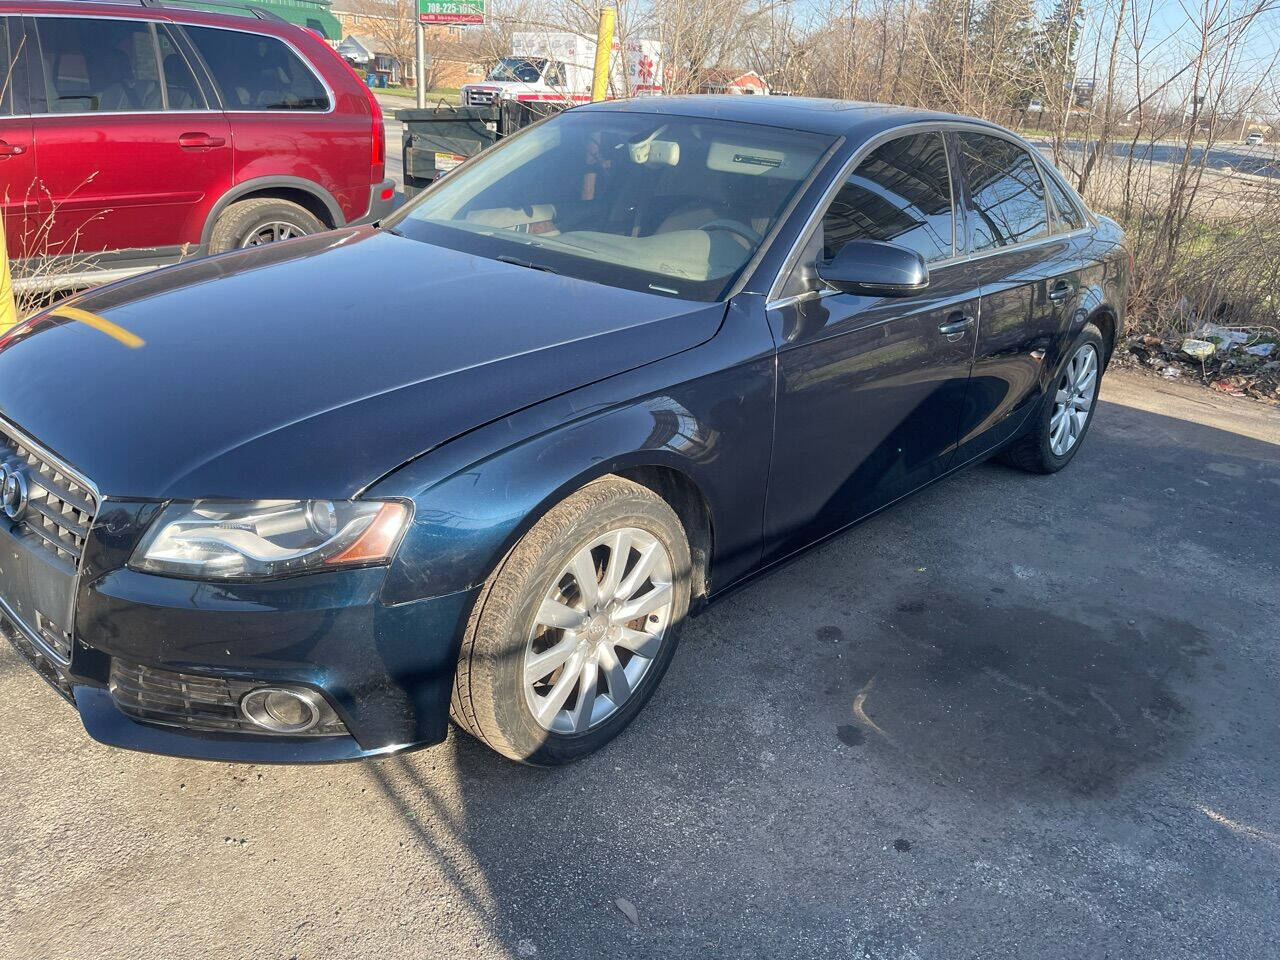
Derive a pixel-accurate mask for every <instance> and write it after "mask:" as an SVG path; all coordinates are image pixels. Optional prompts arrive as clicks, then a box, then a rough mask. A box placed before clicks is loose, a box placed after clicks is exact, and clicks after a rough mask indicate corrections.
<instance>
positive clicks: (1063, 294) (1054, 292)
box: [1049, 280, 1076, 303]
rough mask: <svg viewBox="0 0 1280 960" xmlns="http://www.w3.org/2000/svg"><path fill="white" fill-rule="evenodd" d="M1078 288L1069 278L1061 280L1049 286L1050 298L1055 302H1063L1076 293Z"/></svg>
mask: <svg viewBox="0 0 1280 960" xmlns="http://www.w3.org/2000/svg"><path fill="white" fill-rule="evenodd" d="M1075 290H1076V288H1075V287H1074V286H1072V285H1071V283H1070V282H1069V281H1067V280H1059V281H1058V282H1057V283H1055V284H1054V285H1053V286H1052V287H1050V288H1049V299H1050V300H1052V301H1053V302H1054V303H1061V302H1062V301H1063V300H1065V299H1067V297H1069V296H1071V294H1073V293H1075Z"/></svg>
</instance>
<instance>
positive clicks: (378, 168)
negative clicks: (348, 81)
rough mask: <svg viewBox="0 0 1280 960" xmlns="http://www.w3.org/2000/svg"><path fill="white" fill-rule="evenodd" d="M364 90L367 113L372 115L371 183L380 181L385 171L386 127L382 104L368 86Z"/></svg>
mask: <svg viewBox="0 0 1280 960" xmlns="http://www.w3.org/2000/svg"><path fill="white" fill-rule="evenodd" d="M361 86H364V84H361ZM364 91H365V94H366V95H367V96H368V97H369V113H370V114H371V116H372V117H373V131H372V133H373V153H372V156H371V157H370V158H369V163H370V164H371V169H370V171H369V172H370V178H371V182H372V183H381V182H382V179H383V177H385V176H386V172H387V128H386V127H384V126H383V125H382V106H381V104H379V103H378V98H377V97H375V96H374V95H373V91H372V90H370V89H369V88H368V87H364Z"/></svg>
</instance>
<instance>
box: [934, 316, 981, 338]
mask: <svg viewBox="0 0 1280 960" xmlns="http://www.w3.org/2000/svg"><path fill="white" fill-rule="evenodd" d="M973 324H974V320H973V315H972V314H968V313H962V312H961V311H959V310H957V311H956V312H955V313H953V314H951V316H949V317H947V322H946V323H943V324H940V325H939V326H938V332H939V333H940V334H942V335H943V336H944V337H946V338H947V339H948V340H952V341H954V340H959V339H960V338H961V337H963V336H964V332H965V331H966V330H968V329H969V328H970V327H972V326H973Z"/></svg>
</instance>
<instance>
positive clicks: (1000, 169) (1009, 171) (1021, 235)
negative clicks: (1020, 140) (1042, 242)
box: [957, 133, 1049, 253]
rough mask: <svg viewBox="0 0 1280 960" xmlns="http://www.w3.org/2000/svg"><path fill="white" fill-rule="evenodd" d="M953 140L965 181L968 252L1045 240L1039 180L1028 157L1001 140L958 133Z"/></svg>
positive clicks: (1046, 216) (1046, 218)
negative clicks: (970, 248)
mask: <svg viewBox="0 0 1280 960" xmlns="http://www.w3.org/2000/svg"><path fill="white" fill-rule="evenodd" d="M957 139H958V140H959V142H960V162H961V164H962V166H963V169H964V173H965V177H966V178H967V180H968V182H969V204H968V207H967V209H968V211H969V220H970V222H971V223H972V225H973V231H972V244H973V252H974V253H977V252H979V251H982V250H989V249H991V248H993V247H1005V246H1009V245H1010V244H1014V243H1022V242H1024V241H1026V240H1034V239H1036V238H1038V237H1045V236H1048V235H1049V211H1048V208H1047V207H1046V206H1045V192H1044V181H1043V180H1041V179H1040V171H1039V169H1038V168H1037V167H1036V162H1035V160H1033V159H1032V158H1031V154H1029V153H1027V151H1026V150H1024V149H1022V147H1020V146H1018V145H1017V144H1016V143H1014V142H1013V141H1011V140H1005V139H1004V138H1002V137H991V136H987V135H986V134H982V133H960V134H958V135H957Z"/></svg>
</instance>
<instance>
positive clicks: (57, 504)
mask: <svg viewBox="0 0 1280 960" xmlns="http://www.w3.org/2000/svg"><path fill="white" fill-rule="evenodd" d="M0 463H3V464H4V465H5V466H7V467H8V468H9V469H10V470H22V471H23V473H24V475H25V476H26V479H27V485H28V488H29V489H28V496H27V508H26V510H25V512H24V513H23V514H22V516H21V517H20V518H19V520H18V522H17V524H15V529H16V531H17V532H18V533H20V534H28V535H30V536H31V537H32V538H33V539H34V540H36V541H38V542H39V544H40V546H42V547H43V548H44V549H45V550H47V551H49V552H50V553H52V554H53V555H54V556H56V557H58V558H59V559H60V560H63V561H64V562H66V563H69V564H70V565H71V566H73V567H78V566H79V565H80V559H81V557H82V556H83V555H84V544H85V540H87V539H88V537H89V528H90V527H91V526H92V525H93V518H94V515H95V514H96V513H97V511H98V500H97V496H96V495H95V494H94V492H93V490H92V489H91V488H90V485H89V483H88V482H87V481H85V480H83V479H82V478H80V477H79V476H77V475H75V474H74V473H72V472H71V471H70V470H69V469H68V468H67V467H65V466H64V465H62V464H60V463H59V462H58V461H57V460H56V459H55V458H54V457H52V456H50V455H49V454H47V453H45V452H43V451H42V450H40V449H39V448H38V447H37V446H36V445H35V444H33V443H32V442H31V441H30V440H28V439H27V438H26V437H25V436H23V435H22V433H20V432H19V431H18V430H16V429H14V428H13V427H10V426H9V425H8V424H7V423H5V422H4V421H2V420H0Z"/></svg>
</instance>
